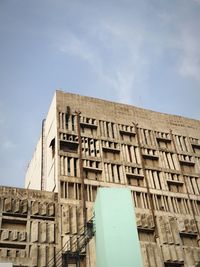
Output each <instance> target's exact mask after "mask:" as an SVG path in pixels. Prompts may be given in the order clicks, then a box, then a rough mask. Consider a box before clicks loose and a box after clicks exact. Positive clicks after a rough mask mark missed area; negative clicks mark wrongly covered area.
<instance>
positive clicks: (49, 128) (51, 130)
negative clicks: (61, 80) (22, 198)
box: [25, 94, 58, 191]
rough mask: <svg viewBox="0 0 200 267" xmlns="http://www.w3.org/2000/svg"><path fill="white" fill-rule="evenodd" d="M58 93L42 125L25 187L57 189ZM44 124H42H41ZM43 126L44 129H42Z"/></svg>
mask: <svg viewBox="0 0 200 267" xmlns="http://www.w3.org/2000/svg"><path fill="white" fill-rule="evenodd" d="M56 114H57V113H56V94H55V95H54V97H53V100H52V103H51V105H50V108H49V111H48V114H47V117H46V120H45V121H44V124H43V127H42V126H41V136H40V138H39V141H38V144H37V146H36V150H35V152H34V154H33V157H32V159H31V161H30V163H29V166H28V169H27V172H26V178H25V187H26V188H30V189H38V190H41V189H43V190H45V189H46V190H48V191H57V190H58V189H57V179H56V168H57V167H56V166H57V142H56V138H57V134H56V133H57V125H56V121H57V120H56V116H57V115H56ZM41 125H42V124H41ZM42 128H43V129H42Z"/></svg>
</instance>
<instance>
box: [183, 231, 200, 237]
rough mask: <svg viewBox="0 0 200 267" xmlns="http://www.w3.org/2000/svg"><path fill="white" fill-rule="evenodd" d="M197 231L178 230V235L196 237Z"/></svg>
mask: <svg viewBox="0 0 200 267" xmlns="http://www.w3.org/2000/svg"><path fill="white" fill-rule="evenodd" d="M197 235H198V233H196V232H180V236H188V237H193V238H196V237H197Z"/></svg>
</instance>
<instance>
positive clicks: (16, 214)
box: [2, 211, 27, 218]
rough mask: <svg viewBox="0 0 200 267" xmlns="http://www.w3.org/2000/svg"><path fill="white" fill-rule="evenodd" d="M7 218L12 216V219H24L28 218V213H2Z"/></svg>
mask: <svg viewBox="0 0 200 267" xmlns="http://www.w3.org/2000/svg"><path fill="white" fill-rule="evenodd" d="M2 214H3V215H5V216H12V217H22V218H26V217H27V214H26V213H17V212H16V213H13V212H12V211H4V212H3V213H2Z"/></svg>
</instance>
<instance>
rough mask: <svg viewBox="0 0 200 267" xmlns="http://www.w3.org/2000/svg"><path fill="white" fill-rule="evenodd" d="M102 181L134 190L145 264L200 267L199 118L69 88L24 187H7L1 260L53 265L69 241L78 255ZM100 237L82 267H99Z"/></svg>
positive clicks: (50, 117) (57, 99) (46, 124)
mask: <svg viewBox="0 0 200 267" xmlns="http://www.w3.org/2000/svg"><path fill="white" fill-rule="evenodd" d="M99 187H128V188H130V189H131V192H132V198H133V203H134V206H135V212H136V216H137V227H138V233H139V239H140V244H141V251H142V256H143V263H144V267H161V266H162V267H183V266H184V267H194V266H196V265H197V263H198V262H199V261H200V121H198V120H193V119H188V118H183V117H180V116H174V115H167V114H162V113H158V112H153V111H149V110H145V109H141V108H136V107H133V106H130V105H124V104H118V103H113V102H108V101H104V100H99V99H95V98H90V97H84V96H80V95H74V94H69V93H65V92H62V91H56V93H55V95H54V98H53V101H52V103H51V106H50V109H49V112H48V114H47V117H46V120H44V121H43V123H42V133H41V137H40V139H39V141H38V144H37V146H36V149H35V152H34V155H33V158H32V160H31V161H30V164H29V167H28V170H27V173H26V181H25V188H26V189H17V188H6V187H1V188H0V191H1V194H0V195H1V202H0V212H1V220H0V227H1V240H0V261H5V262H13V264H14V266H27V267H28V266H39V267H43V266H53V265H52V262H53V261H56V259H57V258H56V257H57V255H60V254H62V251H61V252H60V250H61V249H62V248H63V247H64V250H65V249H66V245H65V244H67V246H68V249H71V250H74V251H76V249H77V248H76V247H74V246H73V244H74V240H76V239H77V238H78V237H80V235H81V229H82V227H83V225H84V222H86V221H88V220H90V219H91V217H92V216H93V203H94V200H95V197H96V193H97V189H98V188H99ZM47 191H49V192H47ZM130 234H131V233H130ZM94 243H95V242H94V239H92V240H91V241H90V242H89V243H88V245H87V247H86V254H84V253H83V255H82V256H81V257H82V259H81V264H82V266H87V267H90V266H92V267H95V265H96V263H95V244H94ZM119 246H120V244H119ZM53 258H54V260H51V259H53ZM49 261H51V263H49ZM58 266H61V265H59V264H58V263H57V262H56V267H58ZM69 266H76V265H73V262H71V265H69ZM127 267H128V266H127Z"/></svg>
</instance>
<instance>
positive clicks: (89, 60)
mask: <svg viewBox="0 0 200 267" xmlns="http://www.w3.org/2000/svg"><path fill="white" fill-rule="evenodd" d="M199 45H200V0H120V1H119V0H115V1H114V0H110V1H109V0H98V1H97V0H90V1H89V0H77V1H76V0H73V1H70V0H0V184H2V185H11V186H20V187H23V186H24V175H25V171H26V168H27V165H28V162H29V160H30V159H31V156H32V153H33V151H34V148H35V145H36V142H37V140H38V137H39V134H40V132H41V121H42V119H43V118H44V117H45V116H46V113H47V110H48V107H49V104H50V102H51V99H52V96H53V93H54V91H55V89H57V88H61V89H62V90H65V91H68V92H73V93H79V94H82V95H88V96H94V97H98V98H103V99H108V100H113V101H117V102H124V103H128V104H133V105H136V106H139V107H144V108H148V109H153V110H156V111H160V112H165V113H174V114H178V115H183V116H186V117H192V118H196V119H199V118H200V105H199V103H200V47H199Z"/></svg>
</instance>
